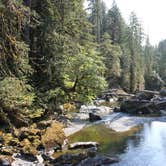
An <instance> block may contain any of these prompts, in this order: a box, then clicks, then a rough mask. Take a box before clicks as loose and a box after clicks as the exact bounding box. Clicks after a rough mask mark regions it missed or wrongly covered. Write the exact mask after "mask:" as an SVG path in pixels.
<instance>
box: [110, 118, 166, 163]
mask: <svg viewBox="0 0 166 166" xmlns="http://www.w3.org/2000/svg"><path fill="white" fill-rule="evenodd" d="M119 157H120V159H121V161H120V162H119V163H117V164H114V165H113V166H165V165H166V123H165V122H157V121H154V122H151V123H149V124H144V125H143V128H142V129H141V130H140V131H139V132H137V133H136V134H134V135H133V136H132V137H129V138H128V139H127V141H126V145H125V149H124V153H119Z"/></svg>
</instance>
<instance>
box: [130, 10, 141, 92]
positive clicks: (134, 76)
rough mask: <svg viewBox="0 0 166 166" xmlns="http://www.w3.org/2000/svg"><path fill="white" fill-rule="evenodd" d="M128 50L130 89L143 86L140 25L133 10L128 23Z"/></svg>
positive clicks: (134, 89) (133, 90)
mask: <svg viewBox="0 0 166 166" xmlns="http://www.w3.org/2000/svg"><path fill="white" fill-rule="evenodd" d="M128 40H129V50H130V91H131V92H135V91H136V90H140V89H143V88H144V77H143V75H144V74H143V73H144V67H143V61H142V27H141V24H140V23H139V20H138V18H137V16H136V14H135V13H134V12H132V13H131V16H130V25H129V39H128Z"/></svg>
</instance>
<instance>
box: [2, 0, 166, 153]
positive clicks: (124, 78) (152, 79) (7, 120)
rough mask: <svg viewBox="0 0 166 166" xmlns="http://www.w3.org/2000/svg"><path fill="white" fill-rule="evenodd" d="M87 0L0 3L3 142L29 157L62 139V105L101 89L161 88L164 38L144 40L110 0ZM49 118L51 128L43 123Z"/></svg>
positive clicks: (165, 70)
mask: <svg viewBox="0 0 166 166" xmlns="http://www.w3.org/2000/svg"><path fill="white" fill-rule="evenodd" d="M87 3H88V5H85V1H84V0H0V142H3V143H2V145H3V144H6V145H8V146H9V143H10V146H15V145H16V144H17V146H18V144H19V146H18V149H19V150H20V147H21V149H22V151H23V152H22V153H26V154H27V153H28V154H29V153H30V154H31V153H33V154H36V153H37V150H36V149H37V147H39V145H41V144H42V146H44V147H45V148H46V149H47V148H48V147H50V146H53V145H52V144H54V143H55V142H56V144H58V145H59V144H61V141H62V138H64V137H65V136H64V133H63V132H62V129H61V128H63V127H62V126H61V123H60V122H62V121H63V120H62V119H63V118H64V117H63V115H64V114H65V111H64V109H62V108H61V106H63V108H64V107H65V106H66V107H67V109H68V107H72V108H73V107H74V106H73V105H75V104H80V103H81V104H88V103H91V102H92V101H93V100H94V99H96V98H97V97H98V96H99V95H100V94H101V93H102V92H103V91H105V90H107V89H122V90H123V91H125V92H126V93H130V94H135V93H137V92H139V91H142V90H145V89H146V90H149V91H160V90H161V89H164V88H165V87H166V40H163V41H161V42H159V44H158V45H156V46H153V45H151V43H150V39H149V36H148V35H147V34H145V33H144V30H143V25H142V24H141V20H139V18H138V17H137V15H136V14H135V13H134V12H132V13H131V15H130V18H129V23H126V21H125V20H124V18H123V15H122V14H121V11H120V9H119V8H118V6H117V4H116V2H115V1H113V4H112V6H110V7H108V6H106V4H105V3H104V2H103V1H102V0H88V2H87ZM54 118H55V119H56V122H55V121H54V122H53V123H51V124H50V127H48V126H47V124H45V123H44V122H43V121H48V119H49V120H50V119H51V120H52V121H53V119H54ZM58 121H60V122H58ZM39 126H40V127H39ZM41 126H42V127H41ZM43 126H45V128H43ZM46 127H48V128H47V129H46ZM55 128H56V129H55ZM49 132H50V133H49ZM27 133H28V134H27ZM41 133H42V134H43V133H44V134H43V135H42V134H41ZM51 134H52V135H53V136H51V137H52V138H50V139H54V140H49V137H50V135H51ZM26 135H28V136H29V135H30V136H31V138H30V136H29V137H27V136H26ZM55 135H56V136H55ZM39 137H40V138H39ZM53 137H55V138H53ZM5 139H6V140H5ZM55 140H56V141H55ZM59 140H61V141H60V142H58V141H59ZM0 146H1V143H0ZM11 151H12V152H11ZM13 153H14V152H13V149H12V150H8V151H5V150H0V154H1V155H4V154H5V155H6V154H7V155H11V154H13Z"/></svg>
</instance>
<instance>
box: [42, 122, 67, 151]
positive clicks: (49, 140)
mask: <svg viewBox="0 0 166 166" xmlns="http://www.w3.org/2000/svg"><path fill="white" fill-rule="evenodd" d="M64 139H65V134H64V132H63V125H62V124H61V123H59V122H53V123H52V124H51V126H50V127H48V128H47V129H46V130H45V132H44V133H43V135H42V137H41V141H42V144H43V146H44V147H45V148H46V149H50V148H52V147H56V146H60V147H61V145H62V144H63V141H64Z"/></svg>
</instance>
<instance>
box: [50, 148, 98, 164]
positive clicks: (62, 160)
mask: <svg viewBox="0 0 166 166" xmlns="http://www.w3.org/2000/svg"><path fill="white" fill-rule="evenodd" d="M96 150H97V149H96V148H95V147H94V148H89V149H87V150H85V151H82V152H80V153H66V154H64V155H61V156H60V157H58V158H56V159H54V160H50V164H51V165H54V166H62V165H68V166H69V165H70V166H73V165H78V164H79V163H80V162H81V161H82V160H85V159H86V158H88V157H95V156H96Z"/></svg>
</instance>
